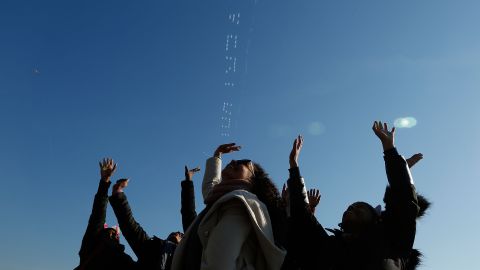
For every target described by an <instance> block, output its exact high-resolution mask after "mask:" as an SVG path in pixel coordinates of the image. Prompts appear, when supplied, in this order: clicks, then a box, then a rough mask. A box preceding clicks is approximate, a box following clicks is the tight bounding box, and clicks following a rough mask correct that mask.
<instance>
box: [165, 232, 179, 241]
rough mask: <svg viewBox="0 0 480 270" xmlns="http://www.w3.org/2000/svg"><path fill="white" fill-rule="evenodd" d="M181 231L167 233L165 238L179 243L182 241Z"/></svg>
mask: <svg viewBox="0 0 480 270" xmlns="http://www.w3.org/2000/svg"><path fill="white" fill-rule="evenodd" d="M182 238H183V233H181V232H172V233H170V234H169V235H168V237H167V240H168V241H170V242H173V243H175V244H179V243H180V241H182Z"/></svg>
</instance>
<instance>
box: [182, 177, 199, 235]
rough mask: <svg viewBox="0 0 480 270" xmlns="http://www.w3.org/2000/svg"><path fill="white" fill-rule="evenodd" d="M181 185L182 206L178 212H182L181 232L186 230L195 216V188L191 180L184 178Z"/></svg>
mask: <svg viewBox="0 0 480 270" xmlns="http://www.w3.org/2000/svg"><path fill="white" fill-rule="evenodd" d="M181 185H182V194H181V196H182V208H181V210H180V212H181V213H182V225H183V232H186V231H187V229H188V227H190V225H191V224H192V223H193V221H194V220H195V218H196V217H197V212H196V211H195V189H194V186H193V181H189V180H184V181H182V183H181Z"/></svg>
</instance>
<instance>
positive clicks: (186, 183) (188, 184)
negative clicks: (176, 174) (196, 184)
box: [181, 180, 193, 188]
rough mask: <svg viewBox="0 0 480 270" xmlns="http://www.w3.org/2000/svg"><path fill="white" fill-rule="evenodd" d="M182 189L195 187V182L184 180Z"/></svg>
mask: <svg viewBox="0 0 480 270" xmlns="http://www.w3.org/2000/svg"><path fill="white" fill-rule="evenodd" d="M181 185H182V187H184V188H185V187H193V181H190V180H183V181H182V182H181Z"/></svg>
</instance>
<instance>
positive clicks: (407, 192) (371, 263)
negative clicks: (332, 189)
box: [288, 148, 419, 270]
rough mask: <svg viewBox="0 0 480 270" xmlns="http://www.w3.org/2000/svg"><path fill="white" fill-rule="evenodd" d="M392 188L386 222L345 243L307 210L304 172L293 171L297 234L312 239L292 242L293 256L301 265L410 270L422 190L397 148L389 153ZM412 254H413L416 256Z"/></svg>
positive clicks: (387, 198) (331, 269)
mask: <svg viewBox="0 0 480 270" xmlns="http://www.w3.org/2000/svg"><path fill="white" fill-rule="evenodd" d="M384 159H385V167H386V173H387V178H388V182H389V187H388V189H387V192H386V194H385V198H384V201H385V204H386V207H385V211H384V212H383V213H382V214H381V222H379V224H378V225H377V226H376V227H374V228H372V229H371V231H369V232H368V233H366V234H364V235H363V236H362V237H360V238H359V239H358V240H355V241H348V242H347V241H345V238H344V235H343V232H341V231H340V230H336V231H335V234H334V235H333V236H329V235H328V234H327V232H326V230H325V229H324V228H323V227H322V225H321V224H320V223H319V222H318V221H317V219H316V218H315V216H314V215H313V214H312V213H311V212H310V211H309V210H308V208H307V207H308V205H306V204H305V202H304V197H303V196H304V195H302V192H301V190H302V188H303V182H302V181H301V176H300V170H299V169H298V168H293V169H290V179H289V180H288V188H289V192H290V206H291V216H292V228H293V232H295V231H296V232H300V231H301V232H302V235H307V238H308V239H305V240H303V239H300V238H299V237H297V238H291V239H297V241H295V240H294V241H295V242H293V243H291V245H292V246H291V248H290V250H289V251H292V252H293V254H292V256H293V257H294V258H296V259H298V262H300V263H301V264H302V265H301V268H302V269H316V270H317V269H320V270H323V269H328V270H351V269H358V270H405V269H410V266H411V265H412V262H410V260H411V258H412V257H415V256H414V255H416V254H414V253H415V252H416V251H414V250H413V249H412V247H413V242H414V239H415V232H416V218H417V215H418V211H419V206H418V200H417V194H416V192H415V187H414V186H413V184H412V183H413V181H412V179H411V175H410V171H409V168H408V165H407V163H406V161H405V159H404V158H403V157H402V156H400V155H399V154H398V152H397V150H396V149H395V148H394V149H391V150H388V151H386V152H385V156H384ZM412 255H413V256H412Z"/></svg>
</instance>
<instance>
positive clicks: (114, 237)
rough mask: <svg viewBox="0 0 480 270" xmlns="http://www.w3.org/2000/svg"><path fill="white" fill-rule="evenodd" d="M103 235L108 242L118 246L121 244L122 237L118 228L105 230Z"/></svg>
mask: <svg viewBox="0 0 480 270" xmlns="http://www.w3.org/2000/svg"><path fill="white" fill-rule="evenodd" d="M102 235H103V238H104V239H105V240H106V241H111V242H113V243H116V244H119V243H120V235H119V231H118V230H117V228H108V227H107V228H104V229H103V231H102Z"/></svg>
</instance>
